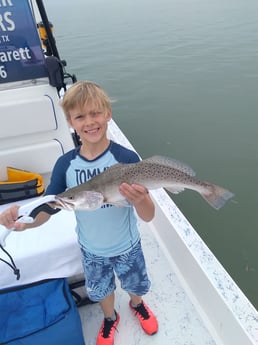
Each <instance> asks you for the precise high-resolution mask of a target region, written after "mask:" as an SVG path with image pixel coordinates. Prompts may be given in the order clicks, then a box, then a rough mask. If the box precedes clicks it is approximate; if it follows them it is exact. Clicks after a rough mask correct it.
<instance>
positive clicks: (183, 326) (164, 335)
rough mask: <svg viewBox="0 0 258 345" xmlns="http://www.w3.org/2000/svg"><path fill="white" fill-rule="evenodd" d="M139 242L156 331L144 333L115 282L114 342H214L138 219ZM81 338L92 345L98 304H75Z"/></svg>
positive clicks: (212, 344) (168, 262)
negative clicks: (116, 327)
mask: <svg viewBox="0 0 258 345" xmlns="http://www.w3.org/2000/svg"><path fill="white" fill-rule="evenodd" d="M140 231H141V235H142V246H143V250H144V254H145V260H146V264H147V269H148V274H149V277H150V280H151V282H152V285H151V289H150V291H149V293H148V294H147V295H146V296H145V298H144V300H145V301H146V303H147V304H148V305H149V306H150V307H151V309H152V311H153V312H154V313H155V315H156V316H157V318H158V321H159V332H158V333H157V334H155V335H153V336H151V337H150V336H148V335H146V334H145V333H144V332H143V330H142V329H141V327H140V325H139V324H138V321H137V318H136V317H135V316H134V315H133V313H132V312H131V310H130V309H129V307H128V301H129V297H128V295H127V293H126V292H125V291H123V290H122V289H121V288H120V286H119V282H117V291H116V302H115V307H116V310H117V311H118V313H119V314H120V317H121V319H120V323H119V326H118V332H117V333H116V340H115V343H116V344H126V345H139V344H141V345H147V344H153V345H161V344H173V345H179V344H180V345H182V344H187V345H193V344H198V345H215V344H216V342H215V341H214V339H213V336H212V335H211V334H210V333H209V331H208V330H207V328H206V325H205V324H204V322H203V320H202V319H201V317H200V315H199V314H198V312H197V310H196V308H195V307H194V305H193V303H192V302H191V301H190V299H189V297H188V296H187V293H186V292H185V291H184V289H183V288H182V284H181V282H180V281H179V279H178V277H177V275H176V274H175V272H174V270H173V263H172V262H171V258H170V257H167V256H166V254H165V252H164V248H162V244H159V242H158V240H157V238H156V236H155V234H154V232H155V230H154V232H153V231H150V225H148V224H144V223H142V222H141V223H140ZM79 311H80V315H81V319H82V324H83V331H84V336H85V342H86V344H87V345H95V342H96V336H97V334H98V331H99V327H100V325H101V323H102V320H103V313H102V311H101V308H100V306H99V304H92V305H86V306H84V307H81V308H79Z"/></svg>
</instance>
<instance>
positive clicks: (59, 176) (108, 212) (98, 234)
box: [45, 141, 140, 257]
mask: <svg viewBox="0 0 258 345" xmlns="http://www.w3.org/2000/svg"><path fill="white" fill-rule="evenodd" d="M79 150H80V148H75V149H73V150H71V151H69V152H67V153H65V154H64V155H63V156H61V157H60V158H59V159H58V160H57V162H56V164H55V166H54V169H53V173H52V176H51V180H50V184H49V186H48V188H47V190H46V193H45V194H46V195H49V194H54V195H56V194H59V193H62V192H64V191H65V190H66V189H67V188H72V187H75V186H77V185H79V184H81V183H84V182H86V181H88V180H90V179H91V178H92V177H93V176H95V175H98V174H99V173H101V172H103V171H104V170H106V169H107V168H109V167H110V166H112V165H114V164H116V163H135V162H138V161H139V157H138V155H137V154H136V153H135V152H134V151H131V150H129V149H127V148H125V147H123V146H121V145H119V144H117V143H115V142H113V141H110V145H109V147H108V148H107V149H106V151H104V152H103V153H102V154H101V155H100V156H99V157H97V158H96V159H94V160H87V159H86V158H85V157H82V156H81V155H80V153H79ZM75 215H76V220H77V226H76V231H77V234H78V240H79V243H80V245H81V246H82V247H83V248H84V250H87V251H89V252H91V253H93V254H96V255H100V256H106V257H111V256H116V255H120V254H123V253H126V252H127V251H129V250H130V249H131V248H132V246H133V245H134V244H135V243H137V242H138V241H139V238H140V235H139V231H138V227H137V218H136V215H135V211H134V208H133V206H132V205H130V204H129V207H116V206H113V205H104V206H102V207H101V208H99V209H97V210H95V211H75Z"/></svg>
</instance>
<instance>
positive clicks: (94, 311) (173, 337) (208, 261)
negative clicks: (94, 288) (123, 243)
mask: <svg viewBox="0 0 258 345" xmlns="http://www.w3.org/2000/svg"><path fill="white" fill-rule="evenodd" d="M152 194H153V195H154V198H155V200H156V201H158V203H159V205H162V208H160V207H159V206H158V205H156V206H157V214H156V218H155V220H154V221H153V222H152V223H149V224H146V223H143V222H140V223H139V227H140V231H141V235H142V245H143V249H144V253H145V259H146V263H147V268H148V273H149V276H150V279H151V281H152V286H151V290H150V292H149V293H148V294H147V295H146V297H145V301H146V302H147V304H148V305H149V306H150V307H151V308H152V310H153V312H154V313H155V314H156V316H157V318H158V321H159V332H158V333H157V334H155V335H154V336H152V337H150V336H148V335H145V334H144V332H143V331H142V329H141V328H140V326H139V324H138V321H137V319H136V317H135V316H134V315H133V314H132V312H131V310H130V309H129V307H128V300H129V297H128V295H127V294H126V293H125V292H124V291H123V290H121V288H120V286H119V282H117V290H116V302H115V307H116V309H117V311H118V312H119V313H120V316H121V320H120V324H119V326H118V332H117V333H116V342H115V343H116V344H117V345H125V344H126V345H138V344H141V345H147V344H153V345H155V344H156V345H163V344H169V345H170V344H171V345H172V344H173V345H215V344H216V345H251V344H258V327H257V326H258V322H257V320H258V314H257V311H256V310H255V308H254V307H253V306H252V305H251V304H250V302H249V301H248V300H247V299H246V297H245V296H244V295H243V293H242V292H241V290H240V289H239V288H238V287H237V285H236V284H235V283H234V282H233V281H232V279H231V278H230V276H229V275H228V274H227V272H226V271H225V270H224V268H223V267H222V266H221V265H220V263H219V262H218V261H217V260H216V258H215V257H214V255H213V254H212V253H211V252H210V250H209V249H208V248H207V246H206V245H205V244H204V243H203V241H202V240H201V239H200V237H199V236H198V235H197V233H196V232H195V231H194V229H193V228H192V227H191V225H190V224H189V223H188V221H187V220H186V219H185V217H184V216H183V215H182V214H181V212H180V211H179V210H178V208H177V207H176V205H175V204H174V203H173V202H172V201H171V200H170V199H169V197H168V196H167V194H166V193H164V192H163V191H155V192H154V193H152ZM164 211H165V212H164ZM163 212H164V213H163ZM166 213H167V214H166ZM173 218H174V220H173ZM171 221H172V222H174V223H175V224H174V225H176V226H174V225H172V222H171ZM157 224H158V226H157ZM79 310H80V314H81V319H82V324H83V330H84V335H85V340H86V344H87V345H93V344H94V345H95V341H96V336H97V333H98V330H99V327H100V325H101V322H102V318H103V314H102V312H101V309H100V306H99V305H98V304H93V305H88V306H85V307H82V308H80V309H79Z"/></svg>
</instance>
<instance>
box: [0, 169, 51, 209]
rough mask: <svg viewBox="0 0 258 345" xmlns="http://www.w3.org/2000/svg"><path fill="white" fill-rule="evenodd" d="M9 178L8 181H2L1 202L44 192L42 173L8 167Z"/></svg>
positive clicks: (30, 196) (0, 185)
mask: <svg viewBox="0 0 258 345" xmlns="http://www.w3.org/2000/svg"><path fill="white" fill-rule="evenodd" d="M7 178H8V180H7V181H0V204H5V203H8V202H11V201H16V200H23V199H27V198H33V197H36V196H39V195H41V194H43V193H44V180H43V177H42V176H41V175H40V174H37V173H35V172H31V171H26V170H20V169H16V168H11V167H7Z"/></svg>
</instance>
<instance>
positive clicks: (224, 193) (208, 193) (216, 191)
mask: <svg viewBox="0 0 258 345" xmlns="http://www.w3.org/2000/svg"><path fill="white" fill-rule="evenodd" d="M201 195H202V197H203V198H204V199H205V200H206V201H207V202H208V203H209V204H210V205H211V206H212V207H213V208H215V209H216V210H219V209H220V208H221V207H223V206H224V205H225V203H226V202H227V201H228V200H229V199H231V198H233V196H234V194H233V193H231V192H230V191H229V190H227V189H224V188H222V187H220V186H216V185H214V184H211V183H207V189H206V190H205V192H201Z"/></svg>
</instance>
